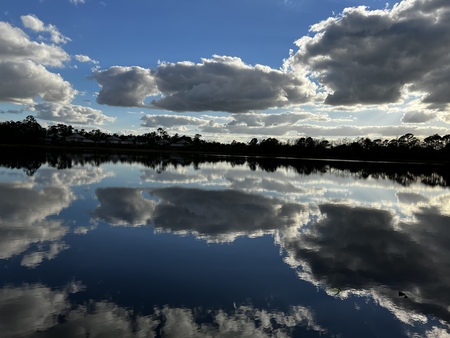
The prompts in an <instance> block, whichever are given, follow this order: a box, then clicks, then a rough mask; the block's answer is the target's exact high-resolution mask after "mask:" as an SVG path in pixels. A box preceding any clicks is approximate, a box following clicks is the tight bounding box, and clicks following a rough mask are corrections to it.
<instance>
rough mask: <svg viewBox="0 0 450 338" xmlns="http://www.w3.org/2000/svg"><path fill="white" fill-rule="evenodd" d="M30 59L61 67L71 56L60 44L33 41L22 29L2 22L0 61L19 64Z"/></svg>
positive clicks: (0, 27)
mask: <svg viewBox="0 0 450 338" xmlns="http://www.w3.org/2000/svg"><path fill="white" fill-rule="evenodd" d="M29 60H31V61H33V62H35V63H37V64H40V65H44V66H54V67H61V66H62V65H63V63H64V62H65V61H68V60H70V57H69V55H68V54H67V53H66V52H65V51H64V50H63V49H61V48H60V47H59V46H55V45H47V44H45V43H42V42H41V43H38V42H36V41H31V40H30V38H29V37H28V36H27V35H26V34H25V33H24V32H23V31H22V30H21V29H19V28H16V27H13V26H11V25H10V24H9V23H6V22H0V61H2V62H5V61H13V62H15V63H16V64H17V63H19V62H22V61H29ZM2 78H3V77H2Z"/></svg>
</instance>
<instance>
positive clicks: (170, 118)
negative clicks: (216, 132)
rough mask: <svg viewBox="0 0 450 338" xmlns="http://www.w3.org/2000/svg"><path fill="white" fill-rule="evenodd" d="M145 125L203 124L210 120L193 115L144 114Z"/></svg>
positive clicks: (143, 124) (143, 123)
mask: <svg viewBox="0 0 450 338" xmlns="http://www.w3.org/2000/svg"><path fill="white" fill-rule="evenodd" d="M141 121H143V122H142V124H141V126H144V127H150V128H153V127H157V126H163V127H174V126H180V125H192V126H202V125H205V124H207V123H208V121H206V120H203V119H199V118H196V117H191V116H177V115H144V116H142V117H141Z"/></svg>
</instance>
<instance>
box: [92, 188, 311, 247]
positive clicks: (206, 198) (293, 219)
mask: <svg viewBox="0 0 450 338" xmlns="http://www.w3.org/2000/svg"><path fill="white" fill-rule="evenodd" d="M96 193H97V197H98V199H99V202H100V206H99V207H98V208H97V209H96V210H95V212H94V214H93V215H94V217H95V218H98V219H103V220H105V221H107V222H109V223H111V224H115V225H125V224H128V225H145V224H148V225H154V226H155V227H156V228H157V229H159V230H160V231H168V232H174V233H178V234H183V233H193V234H196V235H197V236H198V237H200V238H204V239H206V240H207V241H211V242H214V241H219V242H227V241H233V240H234V239H235V238H237V237H239V236H242V235H249V236H252V235H253V236H255V235H261V234H263V233H266V232H267V231H273V230H276V229H280V228H281V227H285V226H291V225H293V224H297V222H298V218H299V217H300V216H301V215H302V213H303V212H304V208H303V206H301V205H298V204H291V203H283V202H282V201H280V200H277V199H271V198H267V197H263V196H258V195H254V194H250V193H244V192H240V191H234V190H225V191H205V190H200V189H185V188H175V187H174V188H162V189H152V190H149V191H148V193H150V194H151V195H152V196H154V197H156V198H157V199H158V200H159V201H158V202H156V201H155V200H149V199H145V198H144V196H143V191H142V190H140V189H128V188H108V189H97V190H96Z"/></svg>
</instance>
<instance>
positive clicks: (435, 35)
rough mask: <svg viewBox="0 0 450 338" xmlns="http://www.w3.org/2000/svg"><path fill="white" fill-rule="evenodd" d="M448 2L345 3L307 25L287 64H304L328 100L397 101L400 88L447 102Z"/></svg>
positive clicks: (438, 103) (449, 75)
mask: <svg viewBox="0 0 450 338" xmlns="http://www.w3.org/2000/svg"><path fill="white" fill-rule="evenodd" d="M449 15H450V3H449V2H448V1H442V0H430V1H423V0H411V1H402V2H400V3H398V4H397V5H395V6H394V7H393V8H392V9H384V10H369V9H368V8H366V7H355V8H347V9H345V10H344V11H343V13H342V14H341V15H340V16H338V17H331V18H328V19H327V20H324V21H322V22H320V23H318V24H316V25H313V26H312V27H311V32H312V33H313V34H314V35H313V36H305V37H302V38H301V39H299V40H298V41H297V42H296V44H297V45H298V47H299V51H298V52H297V53H296V54H294V55H293V56H292V57H291V58H290V59H289V60H288V61H287V65H288V66H290V67H292V68H293V69H295V68H296V67H300V68H301V69H303V68H304V67H308V68H309V70H310V71H311V72H312V74H313V75H314V76H315V77H316V78H317V79H318V80H319V81H320V83H321V84H322V85H323V86H324V87H325V89H326V90H327V91H328V96H327V98H326V100H325V103H327V104H331V105H355V104H382V103H388V102H399V101H400V100H401V99H402V90H403V89H405V88H406V86H408V89H409V90H410V91H416V92H419V93H422V94H423V95H424V98H423V102H425V103H429V104H433V105H435V106H440V107H445V106H446V105H447V103H449V102H450V98H449V96H448V92H449V89H450V80H449V79H450V66H449V64H450V45H449V44H447V43H443V41H446V40H448V39H449V38H450V21H449V20H448V17H449Z"/></svg>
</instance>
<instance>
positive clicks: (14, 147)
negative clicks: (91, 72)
mask: <svg viewBox="0 0 450 338" xmlns="http://www.w3.org/2000/svg"><path fill="white" fill-rule="evenodd" d="M0 149H2V150H6V151H7V152H11V151H14V152H15V153H17V152H19V151H20V152H29V151H33V152H36V150H37V151H38V152H52V151H54V152H66V153H71V152H72V153H92V152H94V153H99V154H111V155H112V154H123V155H126V154H135V155H136V154H178V155H189V156H191V155H194V156H195V155H198V156H202V157H203V156H206V157H207V156H229V157H241V158H242V157H246V158H255V159H257V158H267V159H270V158H272V159H278V160H284V161H286V160H288V161H290V160H295V161H299V160H304V161H320V162H344V163H345V162H347V163H368V164H399V165H405V164H410V165H439V166H441V165H444V166H445V165H450V160H448V161H445V160H426V159H410V158H403V159H402V158H399V159H396V160H393V159H390V158H383V157H377V158H372V159H370V158H362V157H332V156H327V157H318V156H301V155H299V156H294V155H292V154H286V155H280V154H273V153H265V154H261V153H251V152H249V153H244V152H238V151H236V152H227V151H209V150H202V149H192V148H184V149H180V148H177V149H170V148H168V147H161V148H143V147H142V148H138V147H127V146H117V145H108V146H100V147H99V146H83V145H38V144H36V145H34V144H0Z"/></svg>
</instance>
